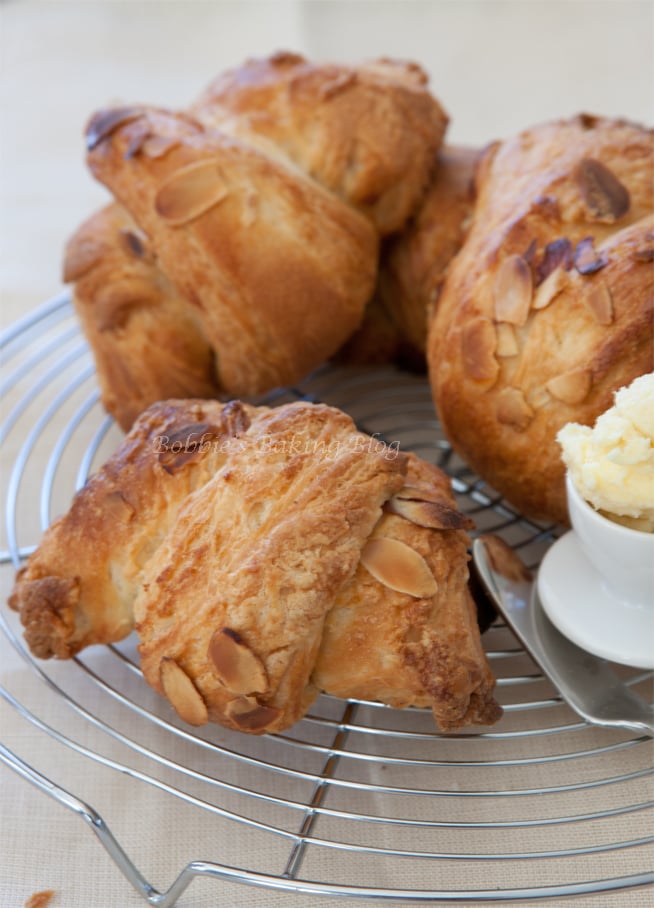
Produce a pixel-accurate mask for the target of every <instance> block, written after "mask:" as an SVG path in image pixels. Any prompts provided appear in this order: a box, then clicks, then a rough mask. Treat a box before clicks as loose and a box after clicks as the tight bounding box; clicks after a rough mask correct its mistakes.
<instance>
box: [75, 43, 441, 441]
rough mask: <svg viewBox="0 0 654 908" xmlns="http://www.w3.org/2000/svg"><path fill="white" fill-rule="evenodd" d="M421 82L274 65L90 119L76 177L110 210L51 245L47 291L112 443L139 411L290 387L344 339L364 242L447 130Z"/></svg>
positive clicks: (386, 226)
mask: <svg viewBox="0 0 654 908" xmlns="http://www.w3.org/2000/svg"><path fill="white" fill-rule="evenodd" d="M426 82H427V80H426V76H425V74H424V72H423V71H422V70H421V69H420V68H419V67H417V66H416V65H414V64H407V63H400V62H393V61H388V60H382V61H377V62H375V63H371V64H364V65H362V66H359V67H349V66H343V65H332V64H324V65H314V64H311V63H309V62H307V61H306V60H304V58H302V57H300V56H298V55H295V54H289V53H280V54H276V55H274V56H273V57H271V58H269V59H265V60H252V61H248V62H247V63H245V64H244V65H243V66H242V67H240V68H238V69H236V70H232V71H229V72H227V73H225V74H224V75H222V76H221V77H220V78H219V79H218V80H217V81H216V82H214V83H213V85H212V86H210V88H209V89H208V90H207V91H206V92H205V93H204V94H203V95H202V96H201V98H200V99H199V100H198V101H197V102H196V103H195V104H194V105H193V106H191V107H190V108H189V109H188V110H186V111H170V110H163V109H157V108H153V107H148V106H145V105H143V106H130V107H123V108H114V109H108V110H103V111H100V112H99V113H97V114H95V115H94V116H93V117H92V118H91V120H90V122H89V124H88V127H87V132H86V139H87V148H88V155H87V163H88V166H89V168H90V170H91V172H92V174H93V175H94V176H95V177H96V178H97V179H98V180H99V181H100V182H101V183H103V184H104V185H105V186H106V187H107V188H108V189H109V191H110V192H111V194H112V196H113V198H114V203H113V204H111V205H109V206H108V207H106V208H105V209H103V210H102V211H100V212H98V213H96V214H95V215H93V216H92V217H91V218H90V219H89V220H88V221H87V222H86V223H84V224H83V225H82V226H81V227H80V229H79V230H78V231H77V232H76V233H75V235H74V236H73V237H72V238H71V240H70V241H69V243H68V246H67V250H66V255H65V262H64V279H65V280H66V281H67V282H70V283H72V284H73V285H74V287H73V299H74V303H75V307H76V309H77V312H78V314H79V317H80V320H81V323H82V325H83V327H84V330H85V333H86V335H87V337H88V339H89V342H90V344H91V347H92V350H93V352H94V355H95V359H96V363H97V370H98V375H99V381H100V385H101V388H102V395H103V401H104V403H105V406H106V408H107V409H108V410H109V411H110V412H111V413H112V414H113V415H114V416H115V418H116V419H117V421H118V422H119V424H120V425H121V426H122V427H123V428H124V429H128V428H129V426H130V425H131V424H132V422H133V420H134V419H135V418H136V416H137V415H138V414H139V413H140V412H142V410H143V409H144V407H145V406H148V405H149V404H150V403H153V402H155V401H157V400H162V399H167V398H170V397H178V398H181V397H205V396H206V397H217V396H222V397H223V398H227V397H250V396H252V395H256V394H259V393H262V392H266V391H269V390H271V389H272V388H275V387H278V386H284V385H288V384H292V383H293V382H295V381H297V380H299V379H300V378H302V377H303V376H305V375H306V374H307V373H308V372H309V371H310V370H311V369H313V368H315V367H317V366H319V365H320V364H322V363H323V362H324V361H325V359H327V358H328V357H330V356H332V354H334V353H335V352H336V351H337V350H338V349H339V348H340V347H341V346H342V345H343V343H344V342H345V341H346V340H347V338H348V337H349V336H350V335H351V334H352V333H353V332H354V331H355V330H356V329H357V327H358V326H359V324H360V322H361V320H362V318H363V314H364V309H365V306H366V304H367V302H368V301H369V299H370V297H371V296H372V293H373V289H374V285H375V280H376V274H377V263H378V252H379V244H380V238H381V237H382V236H384V235H386V234H387V233H389V232H391V231H394V230H398V229H399V228H401V227H402V225H403V224H404V223H405V222H406V221H407V219H408V218H409V216H410V215H411V213H412V212H413V210H414V209H415V208H416V207H417V205H418V204H419V201H420V198H421V195H422V192H423V190H424V187H425V186H426V185H427V183H428V180H429V178H430V174H431V170H432V168H433V166H434V160H435V153H436V150H437V149H438V147H439V146H440V143H441V140H442V137H443V133H444V131H445V127H446V124H447V117H446V115H445V113H444V112H443V110H442V108H441V107H440V105H439V104H438V102H437V101H436V100H435V99H434V98H433V97H432V96H431V94H430V93H429V91H428V89H427V84H426Z"/></svg>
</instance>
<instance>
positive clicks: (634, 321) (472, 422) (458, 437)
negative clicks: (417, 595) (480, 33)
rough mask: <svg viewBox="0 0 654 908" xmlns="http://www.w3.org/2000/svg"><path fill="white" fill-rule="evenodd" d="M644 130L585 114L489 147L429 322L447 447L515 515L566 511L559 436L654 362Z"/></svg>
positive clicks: (653, 151) (650, 202)
mask: <svg viewBox="0 0 654 908" xmlns="http://www.w3.org/2000/svg"><path fill="white" fill-rule="evenodd" d="M653 165H654V145H653V141H652V133H651V131H647V130H645V129H643V128H641V127H639V126H636V125H633V124H630V123H625V122H623V121H616V120H606V119H599V118H595V117H590V116H587V115H582V116H579V117H576V118H574V119H572V120H570V121H563V122H557V123H550V124H546V125H544V126H541V127H537V128H535V129H532V130H528V131H527V132H525V133H522V134H520V135H519V136H517V137H516V138H515V139H512V140H509V141H506V142H502V143H497V144H496V145H494V146H492V147H491V148H490V149H489V150H488V151H487V152H486V154H485V156H484V159H483V161H482V163H481V165H480V167H479V169H478V173H477V184H478V185H477V189H478V200H477V204H476V207H475V211H474V220H473V224H472V227H471V229H470V233H469V235H468V237H467V239H466V242H465V245H464V246H463V248H462V250H461V252H460V253H459V254H458V255H457V257H456V258H455V260H454V262H453V263H452V265H451V267H450V270H449V273H448V276H447V279H446V282H445V285H444V288H443V291H442V293H441V297H440V300H439V303H438V306H437V308H436V311H435V314H434V316H433V318H432V320H431V325H430V339H429V348H428V360H429V368H430V377H431V382H432V387H433V392H434V399H435V402H436V406H437V409H438V412H439V415H440V417H441V419H442V422H443V425H444V427H445V430H446V432H447V434H448V436H449V438H450V440H451V441H452V443H453V446H454V447H455V449H456V450H457V451H458V452H459V453H460V454H461V455H462V456H463V457H464V458H465V459H466V461H467V462H468V463H469V464H470V466H471V467H472V468H473V469H475V470H476V471H477V472H478V473H479V474H480V475H481V476H482V477H483V478H484V479H485V480H486V481H487V482H488V483H489V484H490V485H492V486H493V487H494V488H495V489H496V490H497V491H499V492H501V493H502V494H503V495H505V496H506V498H507V499H508V500H509V501H510V502H511V503H512V504H513V505H514V506H515V507H516V508H518V509H519V510H520V511H521V512H523V513H524V514H527V515H530V516H533V517H537V518H541V519H547V520H554V521H559V522H567V506H566V499H565V488H564V482H563V478H564V467H563V463H562V461H561V457H560V450H559V447H558V444H557V443H556V434H557V432H558V430H559V429H560V428H561V427H562V426H563V425H564V424H565V423H567V422H570V421H575V422H580V423H583V424H586V425H590V424H592V423H593V422H594V421H595V419H596V418H597V416H599V414H600V413H602V412H603V411H604V410H605V409H607V408H608V407H609V406H610V405H611V403H612V396H613V393H614V392H615V391H616V390H617V389H618V388H620V387H621V386H623V385H626V384H629V383H630V382H631V381H632V380H633V379H634V378H635V377H636V376H638V375H640V374H643V373H645V372H648V371H650V370H651V369H652V367H653V363H652V307H653V295H654V294H653V292H652V288H653V286H654V285H653V279H652V256H653V253H652V249H653V248H654V232H653V231H654V222H653V218H652V211H653V209H654V196H653V192H654V190H653V185H652V179H651V174H652V167H653Z"/></svg>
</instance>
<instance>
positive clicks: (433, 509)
mask: <svg viewBox="0 0 654 908" xmlns="http://www.w3.org/2000/svg"><path fill="white" fill-rule="evenodd" d="M385 509H386V510H387V511H389V512H390V513H391V514H397V515H398V516H399V517H404V518H405V520H410V521H411V523H415V524H416V526H419V527H429V528H431V529H432V530H463V529H466V530H471V529H472V528H473V527H474V522H473V521H472V520H471V519H470V518H469V517H467V516H466V515H465V514H462V513H461V512H460V511H457V509H456V508H453V507H451V506H450V505H447V504H444V503H443V502H442V501H441V502H436V501H411V500H409V499H406V498H396V497H393V498H391V499H390V500H389V501H387V502H386V505H385Z"/></svg>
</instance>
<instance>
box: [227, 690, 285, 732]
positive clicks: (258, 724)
mask: <svg viewBox="0 0 654 908" xmlns="http://www.w3.org/2000/svg"><path fill="white" fill-rule="evenodd" d="M281 713H282V711H281V709H277V707H275V706H264V705H263V704H261V703H259V701H258V700H257V699H256V697H239V698H238V699H236V700H230V702H229V703H228V704H227V706H226V707H225V715H226V716H227V718H228V719H231V720H232V722H234V723H236V725H238V726H239V728H241V729H242V730H243V731H251V732H259V731H264V730H265V729H266V728H267V727H268V726H269V725H271V724H272V723H273V722H274V721H275V720H276V719H278V718H279V716H280V715H281Z"/></svg>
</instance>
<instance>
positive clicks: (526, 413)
mask: <svg viewBox="0 0 654 908" xmlns="http://www.w3.org/2000/svg"><path fill="white" fill-rule="evenodd" d="M495 412H496V415H497V421H498V422H501V423H502V424H503V425H505V426H511V428H513V429H516V431H518V432H524V430H525V429H526V428H527V426H528V425H529V423H530V422H531V421H532V419H533V418H534V416H535V415H536V414H535V413H534V411H533V410H532V408H531V407H530V406H529V404H528V403H527V401H526V400H525V396H524V394H523V392H522V391H521V390H520V388H503V389H502V390H501V391H500V392H499V394H498V395H497V408H496V411H495Z"/></svg>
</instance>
